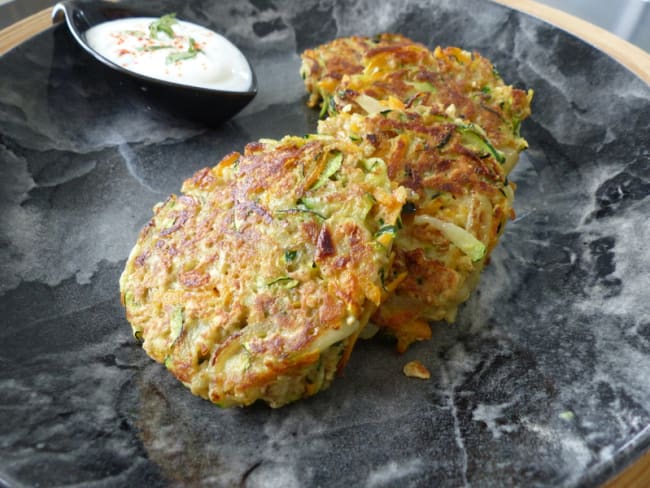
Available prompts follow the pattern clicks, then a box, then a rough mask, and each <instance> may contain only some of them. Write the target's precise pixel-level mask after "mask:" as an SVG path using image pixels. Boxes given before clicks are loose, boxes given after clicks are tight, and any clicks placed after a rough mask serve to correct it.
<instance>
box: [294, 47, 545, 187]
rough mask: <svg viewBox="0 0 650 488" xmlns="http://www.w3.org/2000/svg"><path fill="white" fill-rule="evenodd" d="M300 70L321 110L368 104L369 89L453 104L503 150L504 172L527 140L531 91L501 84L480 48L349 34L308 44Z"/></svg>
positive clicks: (378, 96) (375, 95)
mask: <svg viewBox="0 0 650 488" xmlns="http://www.w3.org/2000/svg"><path fill="white" fill-rule="evenodd" d="M301 75H302V77H303V79H304V80H305V86H306V88H307V91H308V92H309V93H310V94H311V96H310V99H309V102H308V103H309V105H310V106H315V105H317V103H318V102H319V100H322V108H323V110H322V112H321V113H322V115H325V114H328V115H330V116H333V115H336V114H338V113H341V112H345V111H353V112H359V113H365V112H367V111H368V110H367V107H366V105H367V103H364V102H366V101H367V100H368V98H367V97H370V98H371V99H375V100H378V101H380V102H386V101H389V100H390V99H391V98H396V99H398V100H399V101H400V102H402V103H403V104H404V105H405V106H406V107H407V108H412V107H417V106H426V107H432V108H434V109H436V110H438V111H442V110H447V109H448V108H449V107H452V110H453V112H454V115H455V116H457V117H459V118H462V119H464V120H466V121H467V122H471V123H473V124H476V125H479V126H481V127H482V128H483V130H484V131H485V132H486V134H487V136H488V137H489V139H490V141H491V142H492V144H494V146H495V147H496V148H497V149H498V150H499V151H500V152H501V154H502V157H503V160H502V161H501V162H502V163H503V164H504V170H505V172H506V174H507V173H509V172H510V171H511V170H512V168H513V167H514V166H515V164H516V162H517V159H518V157H519V153H520V152H521V151H522V150H524V149H525V148H526V147H528V145H527V143H526V141H525V139H523V138H522V137H521V136H520V135H519V128H520V125H521V122H522V121H523V120H524V119H525V118H527V117H528V116H529V115H530V101H531V99H532V91H528V92H525V91H523V90H519V89H516V88H513V87H512V86H508V85H506V84H505V83H504V82H503V80H502V79H501V76H500V75H499V73H498V72H497V71H496V69H495V67H494V66H493V65H492V64H491V63H490V62H489V61H488V60H487V59H486V58H484V57H482V56H481V55H479V54H478V53H476V52H474V53H470V52H468V51H465V50H462V49H460V48H457V47H447V48H440V47H437V48H435V49H434V50H433V51H431V50H429V49H428V48H427V47H426V46H424V45H422V44H419V43H416V42H413V41H411V40H409V39H408V38H406V37H403V36H399V35H393V34H384V35H381V36H377V37H373V38H364V37H350V38H341V39H336V40H334V41H332V42H330V43H327V44H324V45H322V46H319V47H317V48H315V49H310V50H307V51H305V52H304V53H303V55H302V66H301Z"/></svg>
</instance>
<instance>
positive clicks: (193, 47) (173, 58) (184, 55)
mask: <svg viewBox="0 0 650 488" xmlns="http://www.w3.org/2000/svg"><path fill="white" fill-rule="evenodd" d="M200 52H202V51H201V49H200V48H199V47H197V44H196V41H195V40H194V39H192V38H191V37H190V45H189V47H188V48H187V51H176V52H173V53H169V54H168V55H167V58H166V59H165V63H166V64H172V63H177V62H178V61H185V60H186V59H192V58H195V57H196V55H197V54H199V53H200Z"/></svg>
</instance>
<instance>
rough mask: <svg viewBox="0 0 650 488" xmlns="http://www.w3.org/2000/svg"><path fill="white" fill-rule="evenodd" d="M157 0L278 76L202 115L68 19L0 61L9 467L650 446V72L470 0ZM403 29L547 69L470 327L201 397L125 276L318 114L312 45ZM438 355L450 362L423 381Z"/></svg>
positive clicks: (239, 476)
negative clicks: (123, 69)
mask: <svg viewBox="0 0 650 488" xmlns="http://www.w3.org/2000/svg"><path fill="white" fill-rule="evenodd" d="M376 5H377V4H376V3H375V2H371V1H370V0H357V1H355V2H345V1H343V0H341V1H338V2H337V1H328V0H322V1H314V0H309V1H304V2H300V3H298V2H289V1H286V2H281V1H279V0H278V1H276V0H249V1H248V2H247V1H243V2H240V1H234V0H233V1H230V2H208V1H199V2H192V3H191V5H188V4H186V3H181V2H178V3H176V4H174V3H173V2H172V3H166V4H165V3H160V11H161V13H163V12H168V11H170V10H175V11H177V12H178V15H179V16H180V17H185V18H187V19H190V20H194V21H196V22H199V23H202V24H205V25H207V26H210V27H212V28H215V29H217V30H219V31H221V32H223V33H225V34H226V35H228V36H229V37H230V38H231V39H232V40H233V41H235V42H236V43H237V44H238V45H239V46H240V47H241V48H242V49H243V51H244V52H245V53H246V54H247V55H248V56H249V57H250V59H251V61H252V63H253V65H254V66H255V69H256V71H257V75H258V79H259V83H260V87H261V90H260V93H259V95H258V97H257V98H256V99H255V101H254V102H253V103H252V104H251V105H250V106H249V107H247V108H246V110H245V111H244V112H243V113H241V114H240V115H239V116H237V117H236V118H235V119H233V120H232V121H230V122H229V123H227V124H225V125H224V126H223V127H220V128H219V129H215V130H206V129H204V128H202V127H200V126H196V125H192V124H189V123H187V122H184V121H182V120H177V119H174V118H173V117H171V116H169V115H167V114H165V113H164V112H161V111H159V110H158V109H156V108H155V107H151V106H149V105H148V103H147V102H146V100H142V99H140V98H137V97H134V96H132V95H130V94H128V93H127V92H125V91H123V90H121V89H120V87H119V86H115V85H114V84H111V83H109V82H108V81H107V80H106V78H105V76H104V72H103V71H102V70H101V69H99V67H98V66H97V64H96V63H94V62H93V61H92V60H90V59H88V58H87V57H86V56H84V55H82V53H81V52H80V51H79V50H78V49H76V47H75V46H74V45H73V44H72V41H71V40H70V38H69V36H68V34H67V32H66V30H65V28H64V27H63V26H59V27H57V28H54V29H51V30H49V31H47V32H45V33H43V34H41V35H39V36H37V37H36V38H34V39H32V40H31V41H29V42H27V43H26V44H24V45H22V46H20V47H19V48H17V49H15V50H13V51H12V52H10V53H9V54H7V55H5V56H4V57H3V58H1V59H0V317H2V319H1V320H2V325H1V327H0V417H1V419H2V420H1V421H0V484H6V485H9V486H60V485H84V486H145V485H146V486H203V485H205V486H248V487H256V486H282V487H292V486H368V487H376V486H395V485H397V484H399V485H400V486H460V485H474V486H504V485H521V486H559V485H566V486H590V485H595V484H597V483H599V482H601V481H602V480H604V479H605V478H606V477H607V476H609V475H611V474H612V473H613V472H615V471H617V470H619V469H621V468H622V467H623V466H624V465H625V463H627V462H628V461H629V460H631V459H632V458H633V457H635V456H637V455H639V454H640V453H641V452H642V451H643V450H644V449H646V448H647V447H648V446H649V445H650V297H649V295H648V290H649V289H650V278H649V276H650V275H649V274H648V265H649V264H650V248H649V246H648V243H649V242H650V226H648V224H647V216H648V215H650V198H648V195H649V194H650V178H649V175H650V131H649V130H648V129H649V127H650V87H648V86H647V85H645V84H644V83H643V82H641V81H640V80H638V79H637V78H635V77H634V76H633V75H631V74H630V73H628V72H627V71H625V70H624V69H623V68H622V67H621V66H619V65H618V64H617V63H616V62H614V61H612V60H611V59H609V58H608V57H606V56H605V55H603V54H602V53H600V52H598V51H596V50H595V49H593V48H592V47H590V46H588V45H586V44H584V43H583V42H581V41H579V40H577V39H575V38H573V37H571V36H569V35H567V34H565V33H563V32H561V31H558V30H557V29H555V28H552V27H550V26H548V25H546V24H544V23H542V22H540V21H537V20H535V19H532V18H530V17H527V16H525V15H522V14H519V13H516V12H512V11H509V10H507V9H505V8H503V7H500V6H497V5H493V4H490V3H486V2H482V1H474V0H465V1H452V0H440V1H416V0H413V1H408V0H402V1H392V2H384V3H383V4H382V6H381V8H377V7H376ZM387 30H388V31H397V32H401V33H403V34H406V35H408V36H411V37H413V38H414V39H416V40H418V41H421V42H424V43H426V44H427V45H429V46H431V47H433V46H435V45H437V44H441V45H446V44H456V45H460V46H463V47H465V48H468V49H476V50H478V51H480V52H481V53H482V54H484V55H486V56H488V57H490V58H491V59H492V60H494V62H495V64H496V65H497V66H498V68H499V70H500V72H501V73H502V75H503V76H504V78H505V79H506V80H507V81H509V82H512V83H515V84H517V85H518V86H523V87H531V88H533V89H535V91H536V96H535V100H534V115H533V117H532V118H531V119H529V120H528V121H526V123H525V124H524V127H523V133H524V135H525V137H527V138H528V140H529V142H530V146H531V148H530V150H529V151H528V152H527V153H526V154H525V155H524V157H523V158H522V160H521V162H520V164H519V166H518V167H517V169H516V170H515V172H514V174H513V175H512V179H513V180H515V181H516V182H517V184H518V193H517V197H516V210H517V219H516V220H515V221H514V222H512V223H511V224H510V225H509V227H508V229H507V232H506V234H505V236H504V239H503V240H502V242H501V244H500V245H499V246H498V248H497V249H496V251H495V253H494V255H493V259H492V263H491V265H490V266H489V267H488V269H487V270H486V272H485V274H484V276H483V278H482V282H481V286H480V288H479V290H478V291H477V292H476V293H475V294H474V295H473V297H472V298H471V300H470V301H469V302H468V303H467V304H466V306H464V307H463V309H462V311H461V313H460V316H459V320H458V323H457V324H455V325H454V326H448V325H445V324H440V325H437V326H436V327H435V331H434V338H433V340H431V341H430V342H427V343H421V344H417V345H416V346H414V347H412V348H411V349H410V350H409V352H408V353H407V354H406V355H405V356H398V355H396V354H395V353H394V352H393V347H392V344H390V343H386V342H382V341H379V340H373V341H369V342H364V343H362V344H360V345H359V346H358V347H357V349H356V351H355V354H354V355H353V357H352V360H351V362H350V363H349V365H348V367H347V369H346V372H345V376H344V377H343V378H340V379H339V380H338V381H336V382H335V383H334V385H333V387H332V388H331V389H330V390H328V391H326V392H324V393H322V394H319V395H317V396H316V397H315V398H313V399H310V400H307V401H302V402H299V403H297V404H294V405H291V406H289V407H286V408H283V409H280V410H277V411H272V410H270V409H268V408H266V407H263V406H254V407H252V408H248V409H244V410H241V409H240V410H220V409H218V408H216V407H214V406H213V405H211V404H210V403H208V402H205V401H203V400H200V399H198V398H195V397H193V396H192V395H191V394H190V393H189V392H188V391H187V390H186V389H185V388H184V387H183V386H182V385H180V384H179V383H178V382H176V380H174V379H173V378H171V377H170V375H169V374H168V373H167V372H166V370H165V369H164V367H162V366H160V365H158V364H155V363H153V362H152V361H151V360H149V359H148V358H147V357H146V356H145V354H144V353H143V352H142V351H141V349H140V348H139V346H138V345H136V343H135V341H134V340H133V339H132V337H131V334H130V328H129V326H128V324H127V323H126V321H125V319H124V314H123V310H122V309H121V307H120V304H119V299H118V284H117V281H118V277H119V274H120V272H121V270H122V267H123V265H124V260H125V259H126V257H127V254H128V252H129V250H130V247H131V245H132V244H133V243H134V241H135V238H136V234H137V232H138V230H139V228H140V227H141V226H142V225H143V224H144V223H145V222H146V221H147V220H148V219H149V217H150V215H151V207H152V206H153V205H154V204H155V203H156V202H158V201H160V200H162V199H164V198H165V197H166V196H167V194H169V193H171V192H177V191H178V189H179V188H180V183H181V181H182V180H183V179H184V178H186V177H188V176H190V175H191V174H192V173H193V172H194V171H195V170H197V169H199V168H201V167H203V166H206V165H212V164H214V163H215V162H216V161H218V160H219V159H220V158H221V156H223V155H224V154H226V153H228V152H230V151H232V150H238V149H241V148H243V145H244V144H245V143H246V142H248V141H250V140H254V139H257V138H259V137H280V136H282V135H284V134H288V133H292V134H303V133H306V132H310V131H313V130H314V129H315V126H316V118H317V114H316V113H315V112H314V111H312V110H309V109H307V108H306V107H305V105H304V102H305V98H306V97H305V95H304V92H303V87H302V81H301V80H300V77H299V76H298V67H299V52H300V51H301V50H303V49H304V48H306V47H311V46H314V45H316V44H318V43H320V42H324V41H327V40H330V39H332V38H334V37H336V36H343V35H350V34H374V33H377V32H380V31H387ZM416 358H417V359H420V360H421V361H422V362H423V363H425V364H426V365H427V366H428V368H429V369H430V370H431V372H432V378H431V380H429V381H418V380H413V379H408V378H406V377H404V376H403V375H402V373H401V368H402V366H403V364H404V363H405V362H406V361H408V360H411V359H416Z"/></svg>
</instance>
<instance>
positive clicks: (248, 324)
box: [120, 136, 405, 407]
mask: <svg viewBox="0 0 650 488" xmlns="http://www.w3.org/2000/svg"><path fill="white" fill-rule="evenodd" d="M182 191H183V195H182V196H178V197H177V196H174V195H172V196H171V197H170V198H169V199H168V200H167V201H166V202H164V203H161V204H159V205H157V206H156V207H155V209H154V214H155V215H154V217H153V219H152V220H151V221H150V222H149V224H148V225H147V226H146V227H145V228H144V229H143V230H142V232H141V233H140V236H139V238H138V242H137V244H136V246H135V248H134V249H133V251H132V252H131V255H130V257H129V259H128V262H127V264H126V269H125V271H124V273H123V275H122V277H121V280H120V288H121V294H122V301H123V303H124V305H125V306H126V310H127V318H128V320H129V321H130V322H131V325H132V327H133V330H134V334H135V336H136V337H137V338H139V339H141V340H143V341H144V344H143V347H144V349H145V351H146V352H147V353H148V354H149V355H150V356H151V357H152V358H154V359H155V360H157V361H159V362H164V363H165V365H166V366H167V368H168V369H169V370H170V371H171V372H172V373H173V374H174V375H175V376H176V377H177V378H178V379H179V380H181V381H182V382H183V383H184V384H185V385H186V386H187V387H189V388H190V389H191V390H192V392H193V393H195V394H197V395H200V396H202V397H204V398H208V399H210V400H211V401H213V402H214V403H216V404H218V405H220V406H231V405H248V404H250V403H252V402H254V401H255V400H258V399H262V400H264V401H267V402H268V403H270V404H271V406H274V407H277V406H280V405H283V404H285V403H287V402H290V401H293V400H296V399H298V398H302V397H306V396H310V395H313V394H314V393H316V392H317V391H319V390H320V389H323V388H326V387H327V386H328V385H329V383H330V382H331V381H332V378H333V376H334V374H335V372H336V370H337V368H340V367H342V365H343V364H344V363H345V361H347V358H348V356H349V353H350V352H351V350H352V347H353V345H354V342H355V340H356V338H357V336H358V334H359V332H360V331H361V329H363V327H364V326H365V325H366V322H367V321H368V318H369V317H370V314H371V313H372V312H373V311H374V310H375V309H376V307H377V305H379V303H380V301H381V299H382V294H384V293H385V291H384V288H385V285H386V279H387V277H388V275H389V272H390V257H391V244H392V241H393V238H394V235H395V233H394V229H395V224H396V222H397V219H398V218H399V215H400V211H401V209H402V206H403V204H404V202H405V198H404V193H405V192H404V190H403V189H396V190H393V189H392V188H391V184H390V181H389V179H388V176H387V174H386V166H385V165H384V164H383V163H382V162H381V161H379V160H376V159H370V160H368V159H367V158H365V157H364V155H363V152H362V150H361V149H360V148H358V147H357V146H355V145H354V144H352V143H350V142H346V141H342V140H338V139H335V138H332V137H326V136H311V137H308V138H300V137H287V138H284V139H283V140H281V141H280V142H275V141H262V142H259V143H252V144H249V145H248V146H247V147H246V151H245V153H244V154H243V155H240V154H238V153H233V154H231V155H229V156H226V158H224V159H223V160H222V161H221V162H220V163H219V164H218V165H217V166H215V167H214V168H212V169H209V168H206V169H205V170H202V171H199V172H198V173H196V174H195V175H194V176H193V177H192V178H190V179H189V180H187V181H186V182H185V183H184V185H183V189H182Z"/></svg>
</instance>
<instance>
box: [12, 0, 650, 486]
mask: <svg viewBox="0 0 650 488" xmlns="http://www.w3.org/2000/svg"><path fill="white" fill-rule="evenodd" d="M492 1H493V2H495V3H498V4H501V5H504V6H507V7H509V8H512V9H514V10H519V11H521V12H524V13H526V14H529V15H532V16H533V17H537V18H539V19H541V20H544V21H546V22H548V23H550V24H552V25H554V26H556V27H559V28H560V29H562V30H564V31H567V32H569V33H571V34H573V35H575V36H577V37H579V38H580V39H582V40H583V41H585V42H587V43H589V44H591V45H592V46H594V47H596V48H598V49H599V50H601V51H603V52H605V53H607V54H608V55H609V56H611V57H612V58H614V59H615V60H617V61H618V62H619V63H621V64H622V65H623V66H625V67H626V68H627V69H629V70H630V71H632V72H633V73H634V74H636V75H637V76H638V77H639V78H641V79H642V80H644V81H645V82H646V83H648V84H650V54H648V53H646V52H645V51H644V50H642V49H641V48H639V47H636V46H634V45H633V44H630V43H629V42H627V41H625V40H623V39H621V38H619V37H617V36H615V35H614V34H611V33H609V32H607V31H606V30H604V29H601V28H600V27H597V26H595V25H593V24H590V23H589V22H586V21H584V20H581V19H578V18H577V17H574V16H572V15H570V14H567V13H565V12H562V11H560V10H557V9H554V8H552V7H547V6H546V5H542V4H539V3H537V2H534V1H532V0H492ZM51 15H52V8H51V7H48V8H46V9H43V10H41V11H40V12H37V13H35V14H33V15H30V16H29V17H27V18H25V19H23V20H21V21H19V22H16V23H15V24H12V25H10V26H9V27H6V28H4V29H2V30H0V56H1V55H3V54H5V53H6V52H8V51H9V50H11V49H13V48H14V47H16V46H18V45H19V44H21V43H22V42H24V41H26V40H27V39H29V38H31V37H33V36H35V35H36V34H38V33H40V32H42V31H44V30H45V29H47V28H48V27H49V26H51V25H52V19H51ZM645 486H650V451H648V452H646V453H645V454H642V455H641V456H640V458H639V459H638V460H637V461H635V462H634V463H633V464H632V465H631V466H630V467H628V468H627V469H626V470H625V471H623V472H622V473H620V474H618V475H616V476H615V477H614V478H613V479H612V480H610V481H608V482H607V483H606V484H605V487H606V488H614V487H616V488H623V487H624V488H635V487H639V488H640V487H645Z"/></svg>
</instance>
